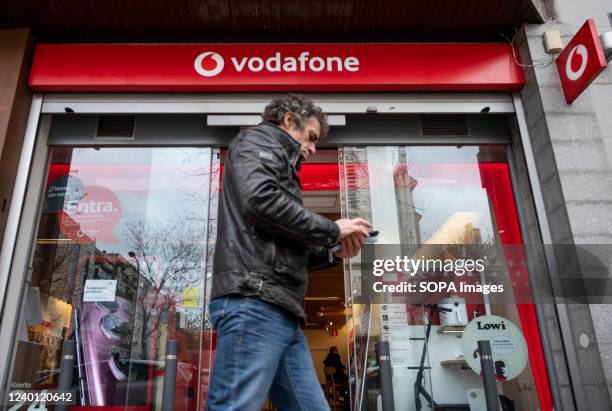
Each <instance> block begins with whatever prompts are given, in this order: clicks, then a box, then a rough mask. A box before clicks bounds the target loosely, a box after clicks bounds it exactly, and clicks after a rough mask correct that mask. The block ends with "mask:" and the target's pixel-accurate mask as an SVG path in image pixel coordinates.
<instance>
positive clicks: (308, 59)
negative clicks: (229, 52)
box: [193, 51, 360, 77]
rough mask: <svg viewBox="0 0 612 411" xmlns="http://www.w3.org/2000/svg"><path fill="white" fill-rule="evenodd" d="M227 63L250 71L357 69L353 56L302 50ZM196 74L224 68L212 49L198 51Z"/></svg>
mask: <svg viewBox="0 0 612 411" xmlns="http://www.w3.org/2000/svg"><path fill="white" fill-rule="evenodd" d="M230 62H231V66H232V67H233V68H234V70H235V71H236V72H237V73H242V72H244V71H250V72H251V73H259V72H261V71H267V72H270V73H281V72H284V73H297V72H301V73H305V72H313V73H319V72H342V71H348V72H357V71H359V64H360V62H359V59H358V58H357V57H354V56H348V57H339V56H327V57H320V56H311V55H310V52H308V51H303V52H301V53H300V54H299V55H297V56H283V55H282V54H281V52H276V53H275V54H274V55H273V56H268V57H259V56H251V57H234V56H232V57H230ZM193 67H194V68H195V71H196V73H198V74H199V75H201V76H203V77H214V76H216V75H218V74H219V73H221V72H222V71H223V69H224V67H225V60H224V59H223V57H222V56H221V55H220V54H219V53H216V52H214V51H206V52H204V53H201V54H199V55H198V56H197V57H196V59H195V61H194V62H193Z"/></svg>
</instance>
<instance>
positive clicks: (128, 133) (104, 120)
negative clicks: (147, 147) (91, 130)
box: [96, 114, 136, 140]
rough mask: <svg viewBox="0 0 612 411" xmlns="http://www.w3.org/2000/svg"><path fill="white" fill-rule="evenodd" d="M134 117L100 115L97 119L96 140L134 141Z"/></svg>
mask: <svg viewBox="0 0 612 411" xmlns="http://www.w3.org/2000/svg"><path fill="white" fill-rule="evenodd" d="M135 124H136V116H134V115H123V114H122V115H116V114H113V115H102V116H99V117H98V130H97V131H96V138H97V139H122V140H133V139H134V126H135Z"/></svg>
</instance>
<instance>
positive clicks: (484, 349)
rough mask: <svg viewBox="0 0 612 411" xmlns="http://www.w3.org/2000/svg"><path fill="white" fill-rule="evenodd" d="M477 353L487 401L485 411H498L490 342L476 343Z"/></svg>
mask: <svg viewBox="0 0 612 411" xmlns="http://www.w3.org/2000/svg"><path fill="white" fill-rule="evenodd" d="M478 352H479V353H480V366H481V368H482V379H483V383H484V390H485V398H486V400H487V411H500V409H499V396H498V394H497V382H496V380H495V365H494V364H493V355H492V354H491V342H490V341H489V340H481V341H478Z"/></svg>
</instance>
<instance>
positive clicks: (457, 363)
mask: <svg viewBox="0 0 612 411" xmlns="http://www.w3.org/2000/svg"><path fill="white" fill-rule="evenodd" d="M440 365H442V366H443V367H461V368H468V363H467V361H465V359H455V360H445V361H441V362H440Z"/></svg>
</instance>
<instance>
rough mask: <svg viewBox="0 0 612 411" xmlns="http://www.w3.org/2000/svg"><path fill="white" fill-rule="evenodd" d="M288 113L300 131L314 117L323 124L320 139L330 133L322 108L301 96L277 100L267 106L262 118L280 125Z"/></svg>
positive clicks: (289, 95)
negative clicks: (291, 114)
mask: <svg viewBox="0 0 612 411" xmlns="http://www.w3.org/2000/svg"><path fill="white" fill-rule="evenodd" d="M287 113H293V120H294V121H295V127H296V128H297V129H298V130H299V131H302V130H303V129H304V122H305V121H307V120H308V119H310V118H312V117H314V118H316V119H317V120H318V121H319V124H321V135H320V136H319V138H321V139H322V138H324V137H325V136H326V135H327V133H328V131H329V124H327V115H326V114H325V113H324V112H323V110H321V107H319V106H317V105H316V104H315V103H314V102H313V101H312V100H311V99H309V98H308V97H306V96H303V95H301V94H288V95H286V96H283V97H279V98H275V99H274V100H272V101H271V102H270V104H268V105H267V106H266V108H265V110H264V113H263V115H262V117H263V121H267V122H269V123H273V124H276V125H280V124H282V122H283V118H284V117H285V114H287Z"/></svg>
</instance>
